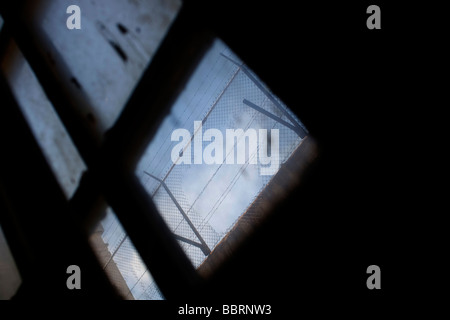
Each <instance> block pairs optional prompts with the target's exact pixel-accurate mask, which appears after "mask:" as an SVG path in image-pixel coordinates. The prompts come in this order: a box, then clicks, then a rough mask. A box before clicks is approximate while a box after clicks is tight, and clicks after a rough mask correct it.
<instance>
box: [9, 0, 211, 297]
mask: <svg viewBox="0 0 450 320" xmlns="http://www.w3.org/2000/svg"><path fill="white" fill-rule="evenodd" d="M22 4H23V3H21V2H19V3H16V2H15V3H11V2H8V3H5V2H2V3H1V4H0V13H1V14H2V16H3V17H4V18H5V19H4V20H5V26H4V29H3V31H2V34H4V33H7V34H10V35H11V36H12V38H14V40H15V41H16V42H17V44H18V46H19V48H20V50H21V51H22V53H23V54H24V56H25V58H26V59H27V61H28V63H29V64H30V66H31V68H32V69H33V71H34V72H35V74H36V76H37V78H38V80H39V82H40V84H41V86H42V87H43V89H44V92H45V93H46V95H47V96H48V98H49V100H50V101H51V103H52V104H53V106H54V108H55V110H56V111H57V113H58V115H59V116H60V118H61V120H62V122H63V124H64V125H65V126H66V128H67V130H68V132H69V134H70V135H71V136H72V138H73V141H74V143H75V145H76V146H77V148H78V150H79V152H80V154H81V156H82V157H83V159H84V161H85V163H86V165H87V167H88V172H87V173H86V174H85V176H84V177H83V181H82V183H80V186H79V187H78V189H77V191H76V194H75V196H74V199H75V202H74V201H72V202H71V203H70V204H71V205H72V208H76V209H77V211H78V212H83V211H87V212H90V213H91V210H90V209H91V206H92V205H93V202H95V201H97V200H98V197H99V196H100V193H103V194H104V195H105V197H106V200H107V202H108V203H110V205H111V206H112V207H113V209H114V211H115V212H116V213H117V215H118V217H119V220H120V221H121V222H122V224H123V226H124V228H125V230H126V231H127V233H128V234H129V236H130V238H131V240H132V241H133V243H134V245H135V247H136V249H137V250H138V252H139V253H140V255H141V257H142V258H143V260H144V262H145V263H146V265H147V266H148V268H149V270H150V271H151V273H152V275H153V277H154V278H155V281H156V282H157V283H158V286H159V287H160V288H161V291H162V292H163V294H164V296H165V297H166V298H169V299H171V298H177V297H180V296H186V295H187V293H189V295H191V296H195V293H196V292H198V289H199V288H200V287H201V283H202V281H201V279H200V277H199V276H198V274H197V273H196V272H195V269H194V268H193V266H192V264H191V263H190V261H189V260H188V258H187V257H186V255H185V254H184V252H183V251H182V249H181V247H180V246H179V245H178V243H177V242H176V240H175V238H174V237H173V235H172V233H171V232H170V230H169V229H168V227H167V226H166V225H165V223H164V221H163V220H162V218H161V216H160V215H159V213H158V212H157V210H156V208H155V207H154V204H153V203H152V202H151V200H148V199H147V198H148V197H147V195H146V192H145V191H144V190H142V186H141V185H140V183H139V182H138V181H137V180H136V179H135V178H134V177H133V174H132V173H131V172H130V170H128V168H127V167H126V166H124V165H123V163H124V162H125V160H124V158H126V160H128V158H130V156H129V155H128V154H127V153H124V152H121V151H123V150H120V148H116V146H120V145H122V144H121V143H120V142H119V141H120V140H121V139H117V140H119V141H117V142H119V143H116V141H115V136H114V134H113V133H110V134H109V135H108V134H106V137H105V138H106V139H105V141H104V142H103V143H102V142H101V140H102V137H100V136H99V135H98V134H97V133H96V132H93V131H92V130H91V128H89V127H88V126H87V125H86V123H85V121H84V120H83V119H81V118H80V115H79V114H77V112H75V111H74V110H76V108H74V107H73V102H72V101H70V99H68V98H67V97H66V96H65V94H64V92H65V90H64V88H62V87H61V84H60V83H59V82H58V81H57V80H56V79H55V78H54V77H53V75H52V74H50V72H49V71H48V68H47V66H48V65H47V63H46V59H45V56H44V55H43V53H42V51H41V50H40V49H41V48H40V47H39V43H36V42H34V41H31V40H30V39H34V37H33V34H32V32H31V30H29V29H28V28H27V24H26V23H24V22H23V21H22V20H21V18H20V13H21V12H22V11H21V10H22V9H23V8H22V7H21V6H22ZM180 15H181V13H180ZM178 20H179V19H177V20H176V21H175V23H174V24H176V23H177V21H178ZM182 29H183V28H180V27H178V30H182ZM183 33H184V32H183ZM181 37H182V35H181ZM6 38H8V37H6ZM175 38H180V35H178V36H177V35H175ZM169 49H170V48H169ZM188 58H192V57H188ZM145 73H146V74H148V73H149V70H147V71H146V72H145ZM146 78H148V75H147V76H146V75H145V74H144V76H143V81H141V83H140V85H139V86H141V87H142V86H143V85H146V81H145V79H146ZM133 95H134V94H133ZM127 107H128V106H126V107H125V108H126V109H129V108H127ZM133 117H134V116H133ZM138 117H139V116H138ZM110 131H111V132H116V131H117V130H115V128H113V129H112V130H110ZM122 133H123V132H122ZM138 135H139V137H140V136H141V135H142V132H138ZM137 140H139V141H140V140H142V139H137ZM105 164H106V165H105ZM111 170H112V171H113V172H115V176H114V177H111ZM92 190H96V192H95V194H96V196H92V194H90V192H89V191H92ZM89 198H91V199H90V200H91V201H85V200H89ZM92 198H95V199H92ZM81 208H84V209H85V210H81ZM85 218H86V217H85ZM88 218H92V217H88ZM93 220H97V219H93ZM144 235H145V236H144Z"/></svg>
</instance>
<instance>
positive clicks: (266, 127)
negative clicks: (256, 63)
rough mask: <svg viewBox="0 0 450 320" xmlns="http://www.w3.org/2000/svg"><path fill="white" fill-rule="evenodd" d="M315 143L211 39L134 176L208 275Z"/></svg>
mask: <svg viewBox="0 0 450 320" xmlns="http://www.w3.org/2000/svg"><path fill="white" fill-rule="evenodd" d="M311 141H312V139H311V138H310V137H309V136H308V130H307V129H306V128H305V127H304V125H303V124H302V123H301V122H300V120H299V119H298V118H297V117H296V115H294V114H293V113H292V112H291V111H290V110H289V109H288V108H287V107H286V105H284V103H283V102H282V101H280V100H279V99H278V98H277V97H275V96H274V95H273V94H272V93H271V92H270V91H269V90H268V88H267V87H266V86H265V85H264V83H262V82H261V81H260V80H259V79H258V78H257V76H256V75H255V74H253V73H252V72H251V71H250V70H249V69H248V68H247V67H246V65H245V64H243V62H242V61H241V60H240V59H239V58H238V57H237V56H236V55H235V54H234V53H233V52H232V51H231V50H230V49H229V48H228V47H227V46H226V45H225V44H224V43H223V42H222V41H220V40H215V41H214V42H213V44H212V46H211V48H210V49H209V50H208V52H207V53H206V54H205V56H204V57H203V59H202V61H201V62H200V64H199V65H198V66H197V68H196V70H195V71H194V72H193V74H192V75H191V77H190V80H189V81H188V82H187V84H186V86H185V88H184V90H183V91H182V93H181V94H180V95H179V97H178V99H177V100H176V102H175V103H174V104H173V106H172V107H171V111H170V114H169V115H168V116H167V117H166V118H165V119H164V120H163V122H162V124H161V126H160V127H159V129H158V131H157V133H156V135H155V137H154V139H153V140H152V141H151V143H150V144H149V146H148V148H147V149H146V151H145V153H144V155H143V156H142V158H141V159H140V161H139V163H138V165H137V169H136V175H137V176H138V177H139V178H140V180H141V182H142V183H143V185H144V186H145V188H146V190H147V191H148V193H149V195H150V196H151V197H152V199H153V201H154V202H155V204H156V206H157V208H158V209H159V211H160V213H161V215H162V216H163V217H164V219H165V221H166V222H167V224H168V225H169V227H170V228H171V229H172V231H173V233H174V234H175V236H176V238H177V239H178V240H179V243H180V244H181V246H182V247H183V249H184V250H185V252H186V253H187V255H188V256H189V258H190V259H191V261H192V262H193V264H194V266H195V267H200V266H201V270H209V269H211V268H212V265H217V264H218V263H219V262H220V260H221V259H223V258H224V257H226V256H227V255H228V254H229V249H232V245H231V244H232V243H237V242H239V241H240V240H241V238H242V236H243V235H245V234H248V233H249V232H251V230H252V229H253V227H254V226H255V225H256V224H257V223H258V222H259V221H260V220H261V217H263V216H264V214H265V213H267V212H268V211H269V207H270V205H271V204H272V203H274V202H276V201H277V200H279V198H280V197H282V196H284V195H285V194H286V192H287V191H288V190H289V189H290V187H291V186H292V184H293V183H294V182H298V181H297V179H298V177H299V176H300V175H299V173H300V172H299V170H300V169H301V168H303V167H304V165H305V164H306V163H307V162H309V161H310V160H311V159H312V158H313V156H314V153H315V151H314V148H313V147H312V146H313V144H312V143H311ZM289 159H294V160H291V161H290V162H289ZM280 175H281V176H283V179H275V177H276V176H280ZM230 231H232V232H231V233H230ZM219 244H220V250H218V249H217V248H219V247H217V246H218V245H219ZM215 248H216V249H215ZM214 249H215V250H214ZM213 250H214V251H213ZM207 264H209V265H210V266H206V265H207Z"/></svg>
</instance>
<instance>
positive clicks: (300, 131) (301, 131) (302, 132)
mask: <svg viewBox="0 0 450 320" xmlns="http://www.w3.org/2000/svg"><path fill="white" fill-rule="evenodd" d="M220 55H221V56H223V57H224V58H225V59H227V60H228V61H231V62H232V63H234V64H235V65H237V66H238V67H240V68H241V70H242V71H243V72H244V73H245V75H246V76H247V77H248V78H249V79H250V80H252V82H253V83H254V84H255V85H256V86H257V87H258V89H260V90H261V91H262V92H263V93H264V94H265V95H266V96H267V97H268V98H269V99H270V101H272V103H273V104H274V105H275V106H276V107H277V108H278V109H280V111H281V112H283V114H284V115H285V116H286V117H287V118H288V119H289V121H291V122H292V124H293V126H295V127H296V128H297V129H296V130H294V131H295V132H296V133H297V134H298V135H299V136H300V138H302V139H303V138H304V137H305V136H306V135H307V132H306V131H305V129H304V128H303V127H302V126H301V125H300V124H299V123H298V122H297V121H296V120H295V119H294V118H293V117H292V116H291V115H290V114H289V112H287V111H286V109H285V108H283V106H282V105H281V104H280V103H279V102H278V101H277V99H275V97H274V96H273V95H272V94H271V93H270V92H269V90H267V89H266V87H265V86H264V85H262V84H261V82H260V81H258V79H256V78H255V77H254V76H253V74H252V73H251V72H250V71H249V70H248V69H247V67H246V66H245V65H244V64H243V63H238V62H236V61H234V60H233V59H231V58H230V57H227V56H226V55H224V54H223V53H221V54H220Z"/></svg>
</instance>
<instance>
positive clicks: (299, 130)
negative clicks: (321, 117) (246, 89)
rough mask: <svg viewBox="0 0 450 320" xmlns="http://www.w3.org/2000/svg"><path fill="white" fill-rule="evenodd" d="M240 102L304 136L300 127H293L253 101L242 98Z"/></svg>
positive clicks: (301, 136)
mask: <svg viewBox="0 0 450 320" xmlns="http://www.w3.org/2000/svg"><path fill="white" fill-rule="evenodd" d="M242 102H243V103H244V104H246V105H247V106H249V107H250V108H253V109H255V110H256V111H259V112H261V113H262V114H264V115H266V116H268V117H269V118H271V119H273V120H275V121H277V122H279V123H281V124H282V125H284V126H286V127H288V128H289V129H291V130H293V131H294V132H295V133H297V134H298V135H299V136H300V138H302V139H303V138H304V137H305V135H306V134H305V132H304V131H303V130H301V128H299V127H295V126H293V125H292V124H290V123H289V122H287V121H284V120H283V119H281V118H280V117H277V116H276V115H274V114H272V113H270V112H269V111H266V110H264V109H263V108H261V107H259V106H257V105H256V104H254V103H253V102H250V101H248V100H247V99H244V100H242Z"/></svg>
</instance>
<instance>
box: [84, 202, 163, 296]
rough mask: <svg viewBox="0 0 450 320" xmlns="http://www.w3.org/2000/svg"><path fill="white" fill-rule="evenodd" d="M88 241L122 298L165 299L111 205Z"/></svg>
mask: <svg viewBox="0 0 450 320" xmlns="http://www.w3.org/2000/svg"><path fill="white" fill-rule="evenodd" d="M90 243H91V246H92V247H93V249H94V251H95V253H96V254H97V256H98V258H99V260H100V263H101V265H102V267H103V269H104V270H105V272H106V274H107V275H108V277H109V279H110V281H111V283H112V284H113V286H115V287H116V288H117V290H118V292H119V293H120V294H121V295H122V296H123V297H124V298H125V299H128V300H135V299H136V300H162V299H164V297H163V295H162V293H161V292H160V291H159V288H158V286H157V285H156V282H155V280H154V279H153V278H152V276H151V274H150V271H149V270H148V269H147V267H146V265H145V263H144V262H143V261H142V259H141V257H140V255H139V253H138V252H137V250H136V248H135V247H134V245H133V243H132V242H131V240H130V238H129V237H128V234H127V233H126V232H125V230H124V229H123V227H122V225H121V224H120V222H119V220H118V219H117V217H116V215H115V214H114V212H113V211H112V210H111V208H108V209H107V214H106V217H105V218H104V219H103V220H102V221H101V222H100V223H99V225H98V227H97V229H96V231H95V232H94V234H93V235H92V236H91V238H90Z"/></svg>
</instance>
